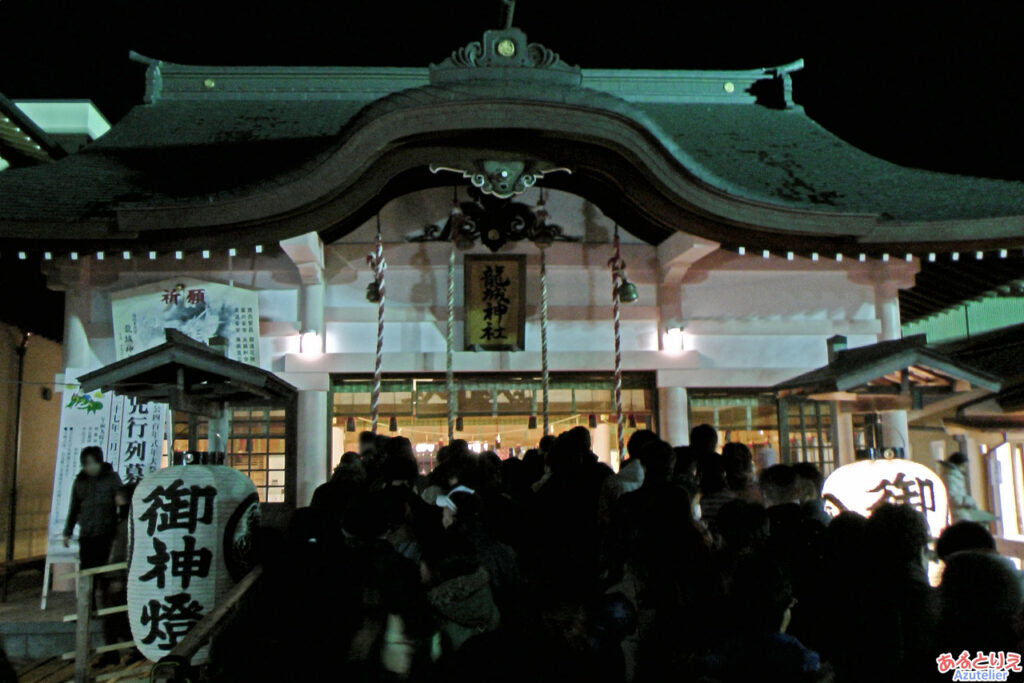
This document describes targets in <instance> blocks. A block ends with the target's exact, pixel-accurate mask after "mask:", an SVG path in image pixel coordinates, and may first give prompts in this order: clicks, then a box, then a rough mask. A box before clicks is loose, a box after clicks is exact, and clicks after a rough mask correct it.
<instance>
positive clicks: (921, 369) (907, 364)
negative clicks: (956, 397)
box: [775, 334, 1002, 412]
mask: <svg viewBox="0 0 1024 683" xmlns="http://www.w3.org/2000/svg"><path fill="white" fill-rule="evenodd" d="M1001 386H1002V379H1001V377H1000V376H999V375H997V374H993V373H990V372H987V371H985V370H984V369H980V368H978V367H975V366H973V365H971V364H969V363H967V362H964V361H963V360H962V359H960V358H958V357H957V356H955V355H951V354H949V353H948V352H944V351H943V350H942V349H941V348H940V347H935V346H928V345H927V343H926V338H925V335H923V334H920V335H914V336H912V337H907V338H904V339H897V340H893V341H884V342H879V343H877V344H871V345H868V346H862V347H858V348H854V349H844V350H839V351H836V352H835V354H834V358H833V360H832V362H830V363H829V364H828V365H826V366H824V367H821V368H818V369H816V370H812V371H810V372H807V373H804V374H803V375H799V376H797V377H794V378H793V379H790V380H786V381H785V382H782V383H780V384H777V385H776V386H775V391H776V392H777V393H778V394H779V396H780V397H787V396H792V395H799V396H805V397H807V398H810V399H816V400H828V401H840V402H847V403H852V404H853V410H854V411H855V412H876V411H883V410H909V409H919V408H922V407H924V405H926V404H927V403H929V402H931V401H933V400H937V399H939V398H945V397H948V396H949V395H950V394H953V393H963V392H966V391H968V390H969V389H971V388H972V387H979V388H982V389H985V390H987V391H988V392H997V391H999V390H1000V388H1001Z"/></svg>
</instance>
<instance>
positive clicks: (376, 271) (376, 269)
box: [370, 214, 387, 434]
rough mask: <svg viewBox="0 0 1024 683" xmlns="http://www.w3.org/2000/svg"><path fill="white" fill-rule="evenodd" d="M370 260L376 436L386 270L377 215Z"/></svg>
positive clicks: (371, 400)
mask: <svg viewBox="0 0 1024 683" xmlns="http://www.w3.org/2000/svg"><path fill="white" fill-rule="evenodd" d="M370 260H371V264H372V265H373V277H374V279H375V280H376V281H377V291H378V292H379V294H380V300H379V301H378V302H377V358H376V360H375V361H374V366H373V392H372V394H371V397H370V411H371V412H372V413H373V423H372V425H371V427H370V431H372V432H373V433H374V434H376V433H377V423H378V421H379V419H380V385H381V367H382V365H383V361H384V299H385V292H384V271H385V270H386V269H387V263H385V261H384V241H383V239H382V238H381V234H380V214H378V215H377V246H376V248H375V249H374V252H373V254H372V256H371V258H370Z"/></svg>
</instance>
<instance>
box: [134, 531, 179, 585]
mask: <svg viewBox="0 0 1024 683" xmlns="http://www.w3.org/2000/svg"><path fill="white" fill-rule="evenodd" d="M170 559H171V556H170V555H169V554H168V553H167V544H166V543H164V542H163V541H161V540H160V539H159V538H154V539H153V554H152V555H150V556H149V557H147V558H146V561H147V562H149V564H150V570H149V571H148V572H146V573H145V574H143V575H142V576H140V577H139V581H152V580H153V579H156V587H157V588H163V587H164V584H165V583H166V581H167V561H168V560H170Z"/></svg>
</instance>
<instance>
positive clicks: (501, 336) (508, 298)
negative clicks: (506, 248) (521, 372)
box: [464, 254, 526, 351]
mask: <svg viewBox="0 0 1024 683" xmlns="http://www.w3.org/2000/svg"><path fill="white" fill-rule="evenodd" d="M464 273H465V294H466V300H465V309H464V310H465V327H466V335H465V336H466V348H467V349H469V350H483V351H521V350H523V349H524V348H526V339H525V337H526V256H524V255H521V254H513V255H508V256H472V255H467V256H466V257H465V270H464Z"/></svg>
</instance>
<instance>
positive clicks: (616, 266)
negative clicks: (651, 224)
mask: <svg viewBox="0 0 1024 683" xmlns="http://www.w3.org/2000/svg"><path fill="white" fill-rule="evenodd" d="M613 244H614V247H615V256H613V257H612V260H611V261H610V262H609V265H611V267H612V316H613V318H614V323H615V425H616V429H617V432H616V439H617V443H618V448H619V462H620V463H621V462H622V453H623V451H624V450H625V441H624V436H625V435H624V434H623V424H622V334H621V329H620V321H619V287H620V286H621V285H622V281H623V277H622V272H623V270H624V269H625V267H626V264H625V262H623V260H622V254H621V252H620V251H619V226H618V225H616V226H615V238H614V240H613Z"/></svg>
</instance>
